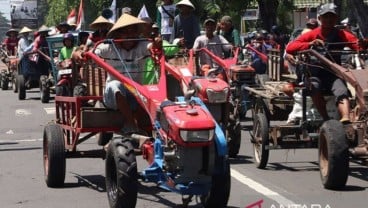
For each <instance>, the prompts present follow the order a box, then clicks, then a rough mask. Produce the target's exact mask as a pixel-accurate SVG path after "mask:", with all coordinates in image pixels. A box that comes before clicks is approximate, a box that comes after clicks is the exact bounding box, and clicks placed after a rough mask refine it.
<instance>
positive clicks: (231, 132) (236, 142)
mask: <svg viewBox="0 0 368 208" xmlns="http://www.w3.org/2000/svg"><path fill="white" fill-rule="evenodd" d="M227 136H228V143H227V146H228V154H229V157H231V158H236V157H237V156H238V153H239V149H240V143H241V126H240V122H236V123H235V124H231V125H230V126H229V127H228V128H227Z"/></svg>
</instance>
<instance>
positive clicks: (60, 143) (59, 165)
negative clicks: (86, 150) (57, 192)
mask: <svg viewBox="0 0 368 208" xmlns="http://www.w3.org/2000/svg"><path fill="white" fill-rule="evenodd" d="M43 167H44V175H45V181H46V184H47V186H48V187H53V188H56V187H62V186H63V185H64V180H65V171H66V159H65V146H64V134H63V130H62V128H61V127H60V126H59V125H57V124H50V125H47V126H46V127H45V129H44V131H43Z"/></svg>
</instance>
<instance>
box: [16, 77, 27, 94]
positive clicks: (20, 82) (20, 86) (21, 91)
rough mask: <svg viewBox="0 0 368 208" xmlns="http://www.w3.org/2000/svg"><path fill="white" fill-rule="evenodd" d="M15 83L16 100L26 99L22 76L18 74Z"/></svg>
mask: <svg viewBox="0 0 368 208" xmlns="http://www.w3.org/2000/svg"><path fill="white" fill-rule="evenodd" d="M17 83H18V99H19V100H24V99H26V85H25V80H24V76H23V75H21V74H19V75H18V76H17Z"/></svg>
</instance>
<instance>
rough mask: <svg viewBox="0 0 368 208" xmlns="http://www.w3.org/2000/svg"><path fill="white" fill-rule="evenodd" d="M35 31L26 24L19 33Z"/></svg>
mask: <svg viewBox="0 0 368 208" xmlns="http://www.w3.org/2000/svg"><path fill="white" fill-rule="evenodd" d="M30 32H33V30H31V29H29V28H28V27H27V26H24V27H23V28H22V29H21V30H20V31H19V34H23V33H30Z"/></svg>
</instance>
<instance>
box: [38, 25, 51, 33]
mask: <svg viewBox="0 0 368 208" xmlns="http://www.w3.org/2000/svg"><path fill="white" fill-rule="evenodd" d="M49 31H50V29H49V28H48V27H47V26H46V25H42V26H41V27H40V28H39V29H38V32H39V33H40V32H49Z"/></svg>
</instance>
